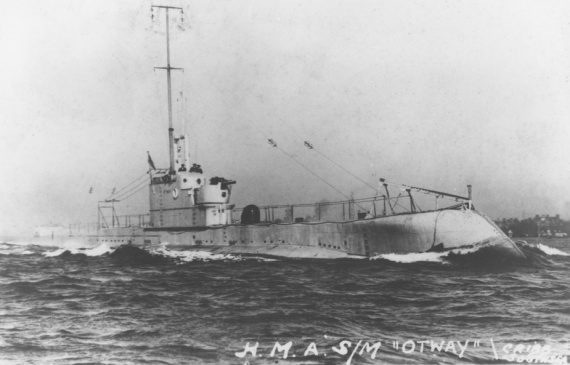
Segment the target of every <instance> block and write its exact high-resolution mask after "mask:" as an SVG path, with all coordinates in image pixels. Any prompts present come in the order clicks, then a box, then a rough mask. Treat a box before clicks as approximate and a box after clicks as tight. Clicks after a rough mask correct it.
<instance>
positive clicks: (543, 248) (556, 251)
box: [536, 243, 570, 256]
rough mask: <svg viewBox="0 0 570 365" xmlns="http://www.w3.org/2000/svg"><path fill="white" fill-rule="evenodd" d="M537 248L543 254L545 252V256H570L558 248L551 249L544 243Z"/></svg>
mask: <svg viewBox="0 0 570 365" xmlns="http://www.w3.org/2000/svg"><path fill="white" fill-rule="evenodd" d="M536 247H537V248H538V249H539V250H541V251H542V252H544V253H545V254H547V255H550V256H555V255H556V256H570V254H568V253H566V252H563V251H560V250H559V249H557V248H554V247H550V246H547V245H544V244H542V243H538V244H537V245H536Z"/></svg>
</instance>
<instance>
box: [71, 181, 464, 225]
mask: <svg viewBox="0 0 570 365" xmlns="http://www.w3.org/2000/svg"><path fill="white" fill-rule="evenodd" d="M420 197H421V196H420ZM430 198H431V199H433V198H434V197H433V196H431V197H426V196H424V197H423V198H420V199H417V198H416V197H415V196H412V194H411V193H410V192H409V191H408V190H405V191H404V192H400V194H399V195H398V196H396V197H390V198H388V197H387V196H386V195H379V196H376V197H371V198H363V199H350V200H344V201H334V202H329V201H324V200H323V201H321V202H318V203H312V204H291V205H265V206H258V209H259V214H260V217H259V218H260V219H259V222H260V223H295V222H323V221H329V222H344V221H350V220H356V219H365V218H373V217H382V216H389V215H396V214H404V213H414V212H420V211H426V210H436V209H440V208H445V207H451V206H454V205H458V204H459V205H461V204H464V203H466V202H467V201H466V200H465V198H463V197H459V196H453V195H451V196H450V195H447V196H443V195H436V196H435V200H432V201H431V202H430V201H429V199H430ZM442 198H443V199H442ZM420 205H421V207H422V208H423V209H422V208H420ZM244 209H245V207H244V208H234V209H232V217H231V222H232V223H233V224H240V223H241V220H242V212H243V211H244ZM151 226H152V222H151V220H150V214H131V215H122V216H118V215H115V214H114V210H113V213H112V214H111V217H103V216H102V215H101V216H100V219H99V223H91V224H83V225H81V224H80V223H79V224H75V225H70V233H71V234H75V232H76V233H77V234H79V233H80V232H83V234H85V233H87V234H95V233H97V230H98V229H105V228H113V227H115V228H118V227H123V228H124V227H151Z"/></svg>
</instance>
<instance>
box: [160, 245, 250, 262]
mask: <svg viewBox="0 0 570 365" xmlns="http://www.w3.org/2000/svg"><path fill="white" fill-rule="evenodd" d="M150 253H153V254H159V255H161V256H164V257H171V258H175V259H178V260H181V261H183V262H192V261H241V260H243V258H242V257H241V256H233V255H229V254H215V253H212V252H209V251H194V250H192V251H173V250H170V249H168V248H166V247H164V246H160V247H157V248H154V249H151V250H150Z"/></svg>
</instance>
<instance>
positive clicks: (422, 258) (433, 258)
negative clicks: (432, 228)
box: [370, 246, 484, 264]
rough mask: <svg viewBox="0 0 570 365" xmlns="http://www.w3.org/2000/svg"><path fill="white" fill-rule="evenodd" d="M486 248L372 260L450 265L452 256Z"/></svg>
mask: <svg viewBox="0 0 570 365" xmlns="http://www.w3.org/2000/svg"><path fill="white" fill-rule="evenodd" d="M483 247H484V246H479V247H469V248H454V249H452V250H449V251H444V252H412V253H405V254H397V253H387V254H381V255H377V256H373V257H371V258H370V260H378V259H384V260H388V261H393V262H398V263H403V264H411V263H414V262H438V263H441V264H448V263H449V261H448V260H447V259H448V258H449V256H450V255H468V254H471V253H474V252H476V251H478V250H480V249H481V248H483Z"/></svg>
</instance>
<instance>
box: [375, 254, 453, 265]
mask: <svg viewBox="0 0 570 365" xmlns="http://www.w3.org/2000/svg"><path fill="white" fill-rule="evenodd" d="M447 255H448V252H417V253H406V254H397V253H387V254H383V255H378V256H374V257H371V258H370V259H371V260H377V259H384V260H389V261H394V262H400V263H405V264H409V263H412V262H422V261H423V262H440V263H443V262H444V261H443V257H445V256H447Z"/></svg>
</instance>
